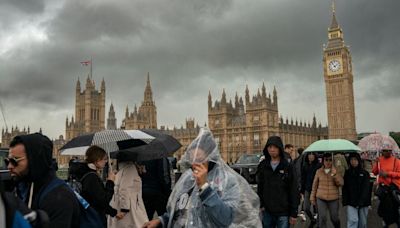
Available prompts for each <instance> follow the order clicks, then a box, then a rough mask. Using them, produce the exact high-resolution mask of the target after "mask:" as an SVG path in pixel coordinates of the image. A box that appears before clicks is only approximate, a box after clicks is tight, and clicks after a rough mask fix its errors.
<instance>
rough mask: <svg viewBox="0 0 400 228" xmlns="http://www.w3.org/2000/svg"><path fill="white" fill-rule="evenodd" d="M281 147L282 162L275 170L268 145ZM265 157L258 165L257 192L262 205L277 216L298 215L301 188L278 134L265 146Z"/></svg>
mask: <svg viewBox="0 0 400 228" xmlns="http://www.w3.org/2000/svg"><path fill="white" fill-rule="evenodd" d="M269 145H275V146H277V147H278V148H279V151H280V153H279V155H280V158H281V159H280V163H279V165H278V166H277V167H276V169H275V171H274V170H273V169H272V167H271V157H270V155H269V153H268V150H267V148H268V146H269ZM264 155H265V159H264V160H263V161H262V162H261V163H260V164H259V165H258V170H257V177H258V178H257V180H258V186H257V193H258V196H259V197H260V201H261V202H260V207H261V208H264V209H265V210H266V211H267V212H268V213H271V214H272V215H276V216H291V217H297V207H298V205H299V200H300V199H299V189H298V184H297V181H296V179H295V177H294V173H293V167H292V166H291V165H290V164H289V162H288V161H287V160H286V159H284V154H283V144H282V141H281V139H280V138H279V137H278V136H272V137H270V138H269V139H268V142H267V144H266V145H265V148H264Z"/></svg>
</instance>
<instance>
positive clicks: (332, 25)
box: [330, 0, 339, 29]
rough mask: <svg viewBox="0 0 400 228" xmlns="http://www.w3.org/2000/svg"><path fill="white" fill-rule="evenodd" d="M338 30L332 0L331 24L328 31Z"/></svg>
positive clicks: (333, 1)
mask: <svg viewBox="0 0 400 228" xmlns="http://www.w3.org/2000/svg"><path fill="white" fill-rule="evenodd" d="M335 28H339V24H338V22H337V20H336V13H335V0H332V22H331V27H330V29H335Z"/></svg>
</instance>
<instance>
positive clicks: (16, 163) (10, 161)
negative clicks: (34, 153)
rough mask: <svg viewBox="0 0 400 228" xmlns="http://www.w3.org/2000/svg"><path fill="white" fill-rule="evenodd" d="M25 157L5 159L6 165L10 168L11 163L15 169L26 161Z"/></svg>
mask: <svg viewBox="0 0 400 228" xmlns="http://www.w3.org/2000/svg"><path fill="white" fill-rule="evenodd" d="M24 159H25V157H20V158H17V157H12V158H4V163H5V164H6V166H8V164H10V163H11V165H13V166H14V167H16V166H18V163H19V162H20V161H22V160H24Z"/></svg>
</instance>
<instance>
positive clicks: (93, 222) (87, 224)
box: [39, 173, 104, 228]
mask: <svg viewBox="0 0 400 228" xmlns="http://www.w3.org/2000/svg"><path fill="white" fill-rule="evenodd" d="M87 174H89V173H87ZM87 174H86V175H87ZM82 178H83V177H82ZM61 185H65V186H67V188H68V189H70V191H71V192H73V193H74V194H75V196H76V199H77V200H78V202H79V205H80V210H79V223H80V226H79V227H80V228H103V227H104V226H103V224H102V222H101V218H100V215H99V214H98V213H97V211H96V210H95V209H94V208H93V207H91V206H90V204H89V203H88V202H87V201H86V200H85V199H84V198H83V197H82V196H81V195H80V194H79V193H77V192H75V191H74V190H73V189H72V188H71V187H70V186H69V185H68V184H67V183H65V181H63V180H61V179H58V178H55V179H53V180H52V181H51V182H50V184H48V185H47V186H46V188H45V189H44V190H43V191H42V193H41V194H40V196H39V204H40V202H41V201H42V200H43V199H44V197H45V196H46V195H47V194H48V193H49V192H51V191H52V190H54V189H55V188H57V187H59V186H61Z"/></svg>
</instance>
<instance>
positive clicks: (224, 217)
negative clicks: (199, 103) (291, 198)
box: [143, 129, 262, 228]
mask: <svg viewBox="0 0 400 228" xmlns="http://www.w3.org/2000/svg"><path fill="white" fill-rule="evenodd" d="M182 162H183V163H186V164H190V165H191V169H188V170H187V171H186V172H185V173H184V174H183V175H182V176H181V178H180V179H179V181H178V182H177V183H176V185H175V187H174V189H173V191H172V193H171V195H170V197H169V200H168V205H167V212H166V213H165V214H164V215H162V216H160V217H158V218H156V219H154V220H152V221H150V222H147V223H145V224H144V225H143V227H144V228H153V227H159V226H160V225H161V226H162V227H167V228H181V227H210V228H211V227H218V228H219V227H261V226H262V225H261V221H260V217H259V207H260V200H259V198H258V196H257V194H256V193H255V191H253V190H252V189H251V187H250V186H249V184H248V183H247V181H246V180H245V179H244V178H243V177H241V176H240V175H239V174H237V173H236V172H235V171H234V170H232V169H231V168H230V167H229V166H228V165H226V163H225V162H224V161H223V160H222V158H221V155H220V153H219V150H218V147H217V144H216V142H215V140H214V138H213V136H212V134H211V132H210V130H208V129H201V130H200V133H199V135H198V136H197V138H196V139H195V140H194V141H193V142H192V143H191V144H190V145H189V147H188V149H187V150H186V152H185V154H184V155H183V158H182Z"/></svg>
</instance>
